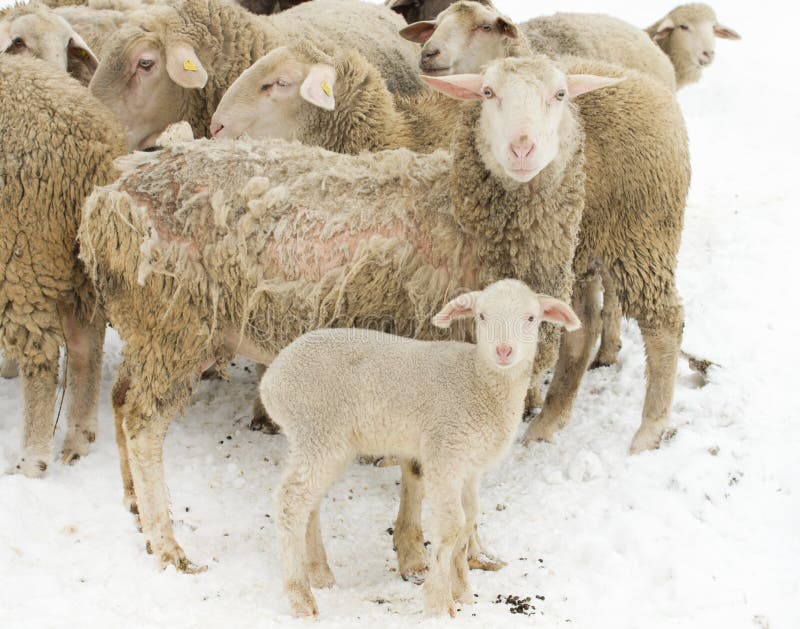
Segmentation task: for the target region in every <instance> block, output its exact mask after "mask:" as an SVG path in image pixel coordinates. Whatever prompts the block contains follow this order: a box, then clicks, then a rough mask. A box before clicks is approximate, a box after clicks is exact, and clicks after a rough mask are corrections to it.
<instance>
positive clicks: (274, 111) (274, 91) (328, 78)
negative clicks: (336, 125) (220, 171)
mask: <svg viewBox="0 0 800 629" xmlns="http://www.w3.org/2000/svg"><path fill="white" fill-rule="evenodd" d="M336 78H337V76H336V70H335V68H334V65H333V60H332V59H331V58H330V57H328V56H327V55H324V54H323V53H322V52H320V51H318V50H316V49H315V48H313V47H311V46H308V45H302V44H292V45H290V46H281V47H280V48H276V49H275V50H272V51H271V52H270V53H269V54H267V55H265V56H264V57H262V58H261V59H259V60H258V61H256V62H255V63H254V64H253V65H252V66H250V67H249V68H248V69H247V70H245V71H244V72H243V73H242V75H241V76H240V77H239V78H238V79H236V81H234V82H233V84H232V85H231V86H230V87H229V88H228V91H227V92H225V95H224V96H223V97H222V100H221V101H220V103H219V106H218V107H217V111H216V112H215V113H214V116H213V117H212V118H211V134H212V136H213V137H214V138H215V139H220V138H238V137H240V136H242V135H248V136H250V137H252V138H282V139H292V138H297V137H299V136H300V135H301V133H302V130H303V129H302V126H303V125H302V124H301V123H302V120H303V119H304V116H302V115H301V112H302V110H303V108H305V107H319V108H321V109H325V110H328V111H332V110H333V108H334V107H335V104H336V101H335V96H334V88H335V86H336Z"/></svg>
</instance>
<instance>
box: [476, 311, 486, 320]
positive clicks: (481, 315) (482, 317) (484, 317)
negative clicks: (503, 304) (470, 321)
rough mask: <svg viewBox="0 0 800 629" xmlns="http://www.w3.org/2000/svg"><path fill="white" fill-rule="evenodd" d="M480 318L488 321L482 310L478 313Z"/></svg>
mask: <svg viewBox="0 0 800 629" xmlns="http://www.w3.org/2000/svg"><path fill="white" fill-rule="evenodd" d="M478 319H480V320H481V321H486V316H485V315H484V314H483V313H482V312H480V313H478Z"/></svg>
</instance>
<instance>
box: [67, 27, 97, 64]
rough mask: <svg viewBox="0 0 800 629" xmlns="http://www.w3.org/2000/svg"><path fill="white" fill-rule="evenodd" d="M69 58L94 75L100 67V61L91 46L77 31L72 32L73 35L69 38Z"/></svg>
mask: <svg viewBox="0 0 800 629" xmlns="http://www.w3.org/2000/svg"><path fill="white" fill-rule="evenodd" d="M67 57H68V58H70V59H72V60H74V61H77V62H79V63H82V64H83V65H85V66H86V68H87V69H88V70H89V72H91V73H92V74H94V71H95V70H97V66H98V65H100V60H99V59H98V58H97V56H95V54H94V53H93V52H92V49H91V48H89V44H87V43H86V42H85V41H84V40H83V37H81V36H80V35H78V33H76V32H75V31H72V34H71V35H70V36H69V43H68V44H67Z"/></svg>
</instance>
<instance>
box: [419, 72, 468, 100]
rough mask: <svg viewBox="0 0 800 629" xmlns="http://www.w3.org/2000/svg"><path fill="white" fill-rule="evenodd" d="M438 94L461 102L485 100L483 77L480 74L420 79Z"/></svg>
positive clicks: (421, 76)
mask: <svg viewBox="0 0 800 629" xmlns="http://www.w3.org/2000/svg"><path fill="white" fill-rule="evenodd" d="M419 78H420V79H422V80H423V81H424V82H425V83H427V84H428V85H430V86H431V87H432V88H433V89H435V90H436V91H437V92H441V93H442V94H444V95H445V96H450V97H451V98H457V99H459V100H476V99H479V98H483V94H481V87H482V86H483V77H482V76H481V75H480V74H451V75H450V76H426V75H424V74H423V75H420V77H419Z"/></svg>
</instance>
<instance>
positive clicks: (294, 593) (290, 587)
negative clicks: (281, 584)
mask: <svg viewBox="0 0 800 629" xmlns="http://www.w3.org/2000/svg"><path fill="white" fill-rule="evenodd" d="M286 594H287V595H288V597H289V605H291V607H292V614H294V615H295V616H296V617H297V618H318V617H319V610H318V609H317V601H315V600H314V595H313V594H312V593H311V590H310V589H309V588H308V586H306V585H304V584H302V583H299V582H297V581H290V582H289V583H288V584H287V586H286Z"/></svg>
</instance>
